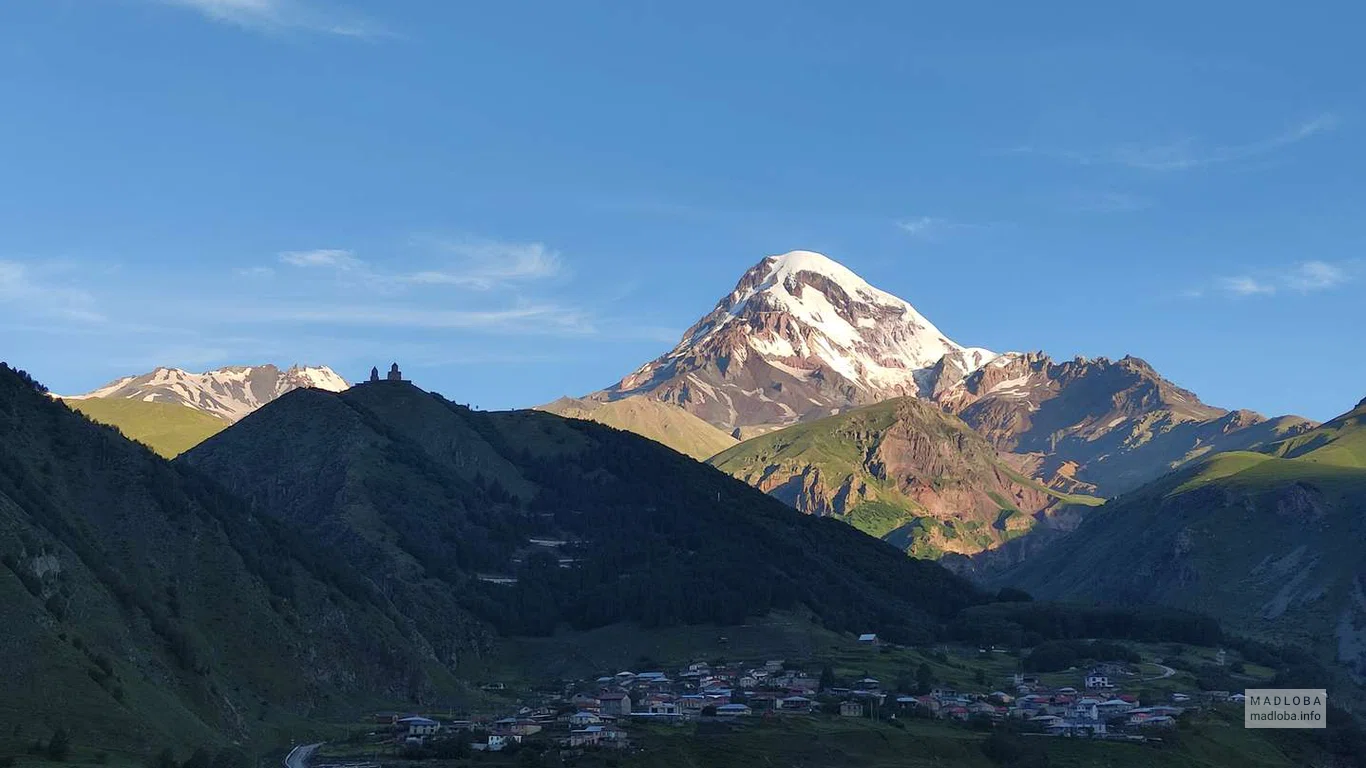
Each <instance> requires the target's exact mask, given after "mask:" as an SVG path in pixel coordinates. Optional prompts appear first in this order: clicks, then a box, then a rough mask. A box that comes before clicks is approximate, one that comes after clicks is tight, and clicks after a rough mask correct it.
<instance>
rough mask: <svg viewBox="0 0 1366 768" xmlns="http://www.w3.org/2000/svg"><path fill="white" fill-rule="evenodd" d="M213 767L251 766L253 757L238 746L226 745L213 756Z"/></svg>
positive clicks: (235, 767)
mask: <svg viewBox="0 0 1366 768" xmlns="http://www.w3.org/2000/svg"><path fill="white" fill-rule="evenodd" d="M211 765H212V768H251V758H249V757H247V753H245V752H243V751H242V750H240V749H237V748H236V747H225V748H223V749H220V750H218V753H217V754H215V755H214V756H213V763H212V764H211Z"/></svg>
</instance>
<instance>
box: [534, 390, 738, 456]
mask: <svg viewBox="0 0 1366 768" xmlns="http://www.w3.org/2000/svg"><path fill="white" fill-rule="evenodd" d="M537 410H540V411H546V412H547V413H553V414H556V415H557V416H563V417H565V418H568V419H587V420H588V421H596V422H598V423H599V424H606V425H607V426H609V427H616V428H617V429H624V430H626V431H627V432H634V433H636V434H637V435H640V436H641V437H647V438H649V439H651V440H654V441H655V442H657V443H663V444H664V445H667V446H669V447H670V448H672V449H674V450H675V451H678V452H679V453H683V454H687V455H688V456H691V457H693V458H694V459H698V460H703V459H707V458H709V457H711V456H715V455H716V454H718V453H720V452H721V451H724V450H726V449H727V448H730V447H731V446H733V445H735V438H733V437H731V436H730V435H729V434H727V433H726V432H724V431H722V430H721V429H719V428H717V427H714V426H712V425H711V424H708V423H707V422H705V421H703V420H701V419H699V418H698V417H696V416H694V415H693V414H691V413H689V412H688V411H685V410H683V409H682V408H679V407H678V406H676V405H672V404H670V403H663V402H660V401H658V400H655V399H652V398H649V397H628V398H625V399H622V400H613V401H611V402H607V403H600V402H597V401H594V400H579V399H576V398H569V397H562V398H560V399H559V400H556V401H555V402H553V403H546V404H545V405H542V406H539V407H538V408H537Z"/></svg>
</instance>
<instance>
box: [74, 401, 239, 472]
mask: <svg viewBox="0 0 1366 768" xmlns="http://www.w3.org/2000/svg"><path fill="white" fill-rule="evenodd" d="M63 402H65V403H66V404H67V405H68V406H69V407H70V408H72V409H73V410H76V411H80V412H81V413H83V414H85V415H86V416H88V417H90V418H91V419H93V420H94V421H97V422H99V423H101V424H108V425H109V426H111V427H114V428H116V429H118V430H119V431H120V432H122V433H123V435H124V436H125V437H127V438H128V439H129V440H135V441H137V442H139V443H142V444H143V445H146V446H147V447H148V448H151V449H152V450H153V451H156V452H157V454H159V455H161V456H163V457H165V458H168V459H170V458H175V457H176V456H178V455H180V454H182V453H184V452H185V451H188V450H189V449H191V448H193V447H194V446H196V445H199V444H200V443H202V442H204V441H205V440H207V439H208V438H209V437H210V436H212V435H215V434H218V433H219V432H221V431H222V430H224V429H227V427H228V422H226V421H224V420H223V419H220V418H218V417H217V416H212V415H210V414H207V413H204V412H203V411H197V410H195V409H193V408H187V407H185V406H183V405H180V404H178V403H154V402H145V401H142V400H124V399H101V398H90V399H83V400H64V401H63Z"/></svg>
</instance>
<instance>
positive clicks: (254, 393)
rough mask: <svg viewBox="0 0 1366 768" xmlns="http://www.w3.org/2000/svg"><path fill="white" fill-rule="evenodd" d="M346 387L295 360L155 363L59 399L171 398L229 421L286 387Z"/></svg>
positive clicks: (324, 372) (335, 376)
mask: <svg viewBox="0 0 1366 768" xmlns="http://www.w3.org/2000/svg"><path fill="white" fill-rule="evenodd" d="M348 386H350V385H349V384H348V383H347V382H346V380H345V379H343V378H342V377H341V376H340V375H338V374H337V372H336V371H334V370H332V369H331V368H329V367H327V366H307V365H299V364H295V365H292V366H290V367H289V368H288V369H286V370H283V371H282V370H280V369H279V368H277V367H276V366H275V365H273V364H265V365H233V366H226V367H223V368H216V369H213V370H210V371H205V372H203V373H192V372H190V371H186V370H183V369H180V368H168V367H164V366H163V367H157V368H155V369H153V370H152V371H150V372H148V373H144V374H140V375H136V376H123V377H120V378H118V379H115V380H113V381H111V382H109V383H108V384H105V385H104V386H102V387H99V388H97V389H94V390H91V391H90V392H87V393H85V394H82V395H65V396H62V399H63V400H71V401H80V400H89V399H106V398H107V399H135V400H143V401H146V402H160V403H175V404H178V405H183V406H186V407H189V408H193V409H195V410H198V411H202V412H204V413H208V414H210V415H213V416H217V417H219V418H221V419H224V420H226V421H228V422H234V421H237V420H239V419H241V418H242V417H244V416H246V415H247V414H249V413H251V412H252V411H254V410H256V409H257V408H260V407H261V406H262V405H265V404H266V403H269V402H271V401H272V400H274V399H276V398H278V397H279V396H281V395H283V394H284V393H286V392H289V391H291V390H294V389H298V388H301V387H312V388H315V389H325V390H328V391H332V392H338V391H341V390H343V389H346V388H347V387H348Z"/></svg>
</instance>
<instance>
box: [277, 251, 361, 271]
mask: <svg viewBox="0 0 1366 768" xmlns="http://www.w3.org/2000/svg"><path fill="white" fill-rule="evenodd" d="M280 261H282V262H284V263H285V264H288V265H290V266H292V267H327V268H331V269H340V270H350V269H358V268H361V267H363V266H364V263H363V262H362V261H361V260H360V259H358V258H356V257H355V255H354V254H352V253H351V252H350V251H346V250H341V249H339V248H317V249H314V250H311V251H285V252H283V253H281V254H280Z"/></svg>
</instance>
